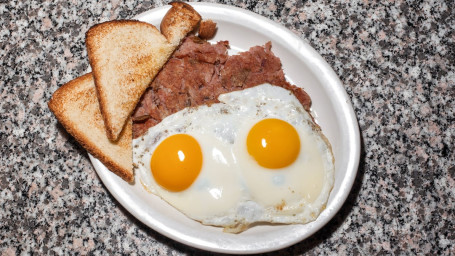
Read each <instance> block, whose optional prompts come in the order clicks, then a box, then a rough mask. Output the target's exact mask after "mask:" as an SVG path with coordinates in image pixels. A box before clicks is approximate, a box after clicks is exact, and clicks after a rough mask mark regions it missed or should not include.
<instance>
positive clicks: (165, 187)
mask: <svg viewBox="0 0 455 256" xmlns="http://www.w3.org/2000/svg"><path fill="white" fill-rule="evenodd" d="M217 102H218V103H212V104H210V105H207V104H204V105H200V106H197V107H186V108H184V109H182V110H180V111H178V112H175V113H173V114H171V115H168V116H167V117H165V118H164V119H162V120H161V122H160V123H158V124H156V125H154V126H152V127H151V128H149V129H148V130H147V131H146V132H145V133H144V134H143V135H142V136H140V137H138V138H136V139H134V140H133V161H134V165H135V166H136V175H137V176H138V178H139V181H140V182H141V183H142V184H143V185H144V187H145V188H146V189H147V190H148V191H150V192H151V193H154V194H156V195H158V196H160V197H161V198H162V199H163V200H165V201H166V202H168V203H169V204H171V205H172V206H174V207H175V208H177V209H178V210H180V211H181V212H182V213H184V214H185V215H187V216H188V217H190V218H192V219H194V220H197V221H199V222H201V223H203V224H205V225H213V226H219V227H224V230H225V231H226V232H233V233H237V232H241V231H243V230H245V229H247V228H248V227H249V226H250V225H251V224H254V223H281V224H293V223H307V222H309V221H312V220H314V219H316V218H317V216H318V215H319V213H320V212H321V211H322V210H323V209H324V207H325V204H326V202H327V200H328V197H329V193H330V191H331V189H332V187H333V183H334V163H333V161H334V159H333V155H332V152H331V146H330V144H329V143H328V141H327V139H326V138H325V137H324V135H323V134H322V133H321V130H320V128H319V126H317V125H316V124H315V123H314V122H313V120H312V117H311V115H310V114H309V113H308V112H307V111H306V110H305V109H304V107H303V106H302V104H301V103H300V101H299V100H298V99H297V98H296V97H295V95H294V94H293V93H292V92H291V91H290V90H287V89H284V88H282V87H279V86H274V85H270V84H262V85H258V86H254V87H250V88H247V89H244V90H237V91H233V92H228V93H225V94H221V95H219V96H218V99H217ZM264 144H265V145H268V146H265V147H264ZM267 151H270V152H267ZM276 152H280V153H278V154H277V153H276Z"/></svg>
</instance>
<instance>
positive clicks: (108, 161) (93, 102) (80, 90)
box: [49, 73, 133, 182]
mask: <svg viewBox="0 0 455 256" xmlns="http://www.w3.org/2000/svg"><path fill="white" fill-rule="evenodd" d="M49 108H50V109H51V110H52V112H54V114H55V116H56V117H57V119H58V120H59V121H60V123H61V124H62V125H63V127H65V129H66V130H67V131H68V132H69V133H70V134H71V135H73V137H74V138H75V139H76V140H77V141H78V142H79V143H80V144H81V145H82V146H83V147H84V148H85V149H87V150H88V151H89V152H90V153H91V154H92V155H94V156H95V157H96V158H98V159H99V160H100V161H101V162H102V163H103V164H104V165H105V166H106V167H107V168H109V170H111V171H112V172H114V173H115V174H117V175H118V176H120V177H122V178H123V179H124V180H126V181H129V182H131V181H133V169H132V164H133V159H132V157H131V152H132V148H131V147H132V146H131V136H132V130H131V125H132V124H131V119H129V120H128V122H127V124H126V126H125V129H123V131H122V133H121V134H120V136H119V139H118V140H117V141H116V142H112V141H110V140H108V139H107V137H106V132H105V130H104V122H103V118H102V117H101V112H100V109H99V104H98V98H97V97H96V89H95V83H94V81H93V76H92V74H91V73H89V74H86V75H83V76H81V77H79V78H76V79H74V80H72V81H70V82H68V83H66V84H64V85H63V86H61V87H60V88H59V89H58V90H57V91H56V92H55V93H54V95H53V96H52V99H51V100H50V101H49Z"/></svg>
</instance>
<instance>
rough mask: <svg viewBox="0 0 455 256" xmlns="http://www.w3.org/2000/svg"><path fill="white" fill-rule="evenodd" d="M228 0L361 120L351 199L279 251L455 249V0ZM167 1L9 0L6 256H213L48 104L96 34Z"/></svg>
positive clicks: (1, 213) (1, 107)
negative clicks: (124, 195) (322, 62)
mask: <svg viewBox="0 0 455 256" xmlns="http://www.w3.org/2000/svg"><path fill="white" fill-rule="evenodd" d="M221 2H223V3H226V4H230V5H235V6H239V7H243V8H247V9H249V10H251V11H253V12H256V13H259V14H261V15H263V16H265V17H267V18H270V19H272V20H275V21H277V22H279V23H281V24H283V25H284V26H286V27H287V28H289V29H291V30H292V31H293V32H295V33H296V34H297V35H299V36H300V37H301V38H302V39H303V40H304V41H306V42H308V43H309V44H310V45H311V46H313V47H314V48H315V49H316V50H317V51H318V52H319V53H320V54H321V55H322V56H323V57H324V58H325V59H326V60H327V62H328V63H329V64H330V65H331V66H332V67H333V69H334V70H335V72H336V73H337V74H338V75H339V77H340V79H341V80H342V82H343V85H344V87H345V89H346V91H347V93H348V95H349V96H350V98H351V101H352V104H353V106H354V110H355V113H356V116H357V118H358V120H359V127H360V131H361V136H362V156H361V161H360V166H359V170H358V175H357V177H356V180H355V184H354V187H353V189H352V192H351V194H350V196H349V197H348V199H347V201H346V203H345V204H344V206H343V207H342V209H341V210H340V212H339V213H338V214H337V215H336V217H335V218H334V219H333V220H332V221H330V222H329V223H328V224H327V225H326V226H325V227H324V228H322V229H321V230H320V231H319V232H317V233H316V234H315V235H313V236H312V237H310V238H309V239H307V240H305V241H303V242H301V243H298V244H296V245H294V246H291V247H289V248H286V249H283V250H281V251H278V252H275V253H277V254H280V255H298V254H309V255H356V254H361V255H371V254H411V255H413V254H443V255H454V254H455V245H454V244H455V154H454V143H455V120H454V108H455V103H454V99H455V73H454V72H455V69H454V68H455V30H454V28H455V17H454V16H455V11H454V10H455V6H454V3H453V1H437V0H434V1H403V0H397V1H394V0H389V1H371V0H363V1H359V0H352V1H347V0H346V1H303V2H302V1H292V0H288V1H281V0H279V1H277V0H275V1H271V2H269V3H265V1H261V2H255V1H236V0H228V1H221ZM165 3H166V2H161V1H158V2H151V1H130V0H125V1H118V0H113V1H109V2H108V1H103V2H101V3H99V2H98V1H60V0H58V1H0V25H1V31H0V46H1V47H0V53H1V54H0V61H1V66H0V93H1V101H0V117H1V125H0V148H1V154H0V158H1V162H0V188H1V191H0V254H1V255H18V254H29V253H34V254H38V255H43V254H65V255H66V254H88V253H93V254H104V255H111V254H137V255H146V254H156V255H185V254H187V255H193V254H206V252H203V251H200V250H197V249H193V248H190V247H187V246H185V245H182V244H180V243H177V242H174V241H172V240H170V239H168V238H166V237H163V236H162V235H160V234H158V233H157V232H155V231H153V230H151V229H149V228H147V227H146V226H145V225H143V224H142V223H140V222H139V221H138V220H136V219H135V218H134V217H133V216H132V215H131V214H129V213H128V212H127V211H126V210H125V209H124V208H123V207H122V206H121V205H120V204H119V203H118V202H117V201H116V200H115V199H114V198H113V197H112V196H111V195H110V193H109V192H108V191H107V190H106V187H105V186H104V185H103V184H102V182H101V181H100V179H99V178H98V176H97V174H96V172H95V170H94V168H93V167H92V165H91V163H90V161H89V158H88V156H87V154H86V152H85V151H84V149H83V148H82V147H81V146H79V145H78V144H77V142H76V141H75V140H74V139H73V138H72V137H71V136H69V135H68V134H67V133H66V132H65V130H64V129H63V128H62V126H61V125H60V124H58V122H57V120H56V119H55V118H54V116H53V115H52V113H51V112H50V111H49V109H48V108H47V101H48V100H49V99H50V97H51V95H52V93H53V92H54V91H55V90H56V89H57V88H58V87H59V86H61V85H62V84H63V83H64V82H67V81H70V80H71V79H73V78H75V77H77V76H79V75H81V74H83V72H84V70H86V69H87V67H88V62H87V54H86V51H85V46H84V34H85V31H87V29H88V28H89V27H90V26H92V25H94V24H96V23H99V22H101V21H106V20H112V19H121V18H122V19H123V18H131V17H133V16H135V15H136V14H139V13H141V12H143V11H146V10H149V9H151V8H153V7H155V6H162V5H163V4H165ZM207 254H208V253H207Z"/></svg>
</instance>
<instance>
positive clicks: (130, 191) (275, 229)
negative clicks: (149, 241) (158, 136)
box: [90, 3, 360, 254]
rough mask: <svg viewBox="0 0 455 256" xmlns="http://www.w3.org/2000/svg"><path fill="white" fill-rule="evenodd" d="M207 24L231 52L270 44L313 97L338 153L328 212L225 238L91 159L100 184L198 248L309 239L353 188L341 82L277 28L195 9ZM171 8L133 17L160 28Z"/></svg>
mask: <svg viewBox="0 0 455 256" xmlns="http://www.w3.org/2000/svg"><path fill="white" fill-rule="evenodd" d="M192 5H193V6H194V8H195V9H196V10H197V11H198V12H199V13H200V14H201V15H202V17H203V18H205V19H212V20H214V21H216V22H217V24H218V33H217V34H216V37H215V38H214V39H213V41H217V40H229V42H230V45H231V48H232V49H234V50H248V49H249V48H250V47H251V46H255V45H263V44H264V43H266V42H267V41H272V50H273V52H274V53H275V54H276V55H277V56H278V57H280V58H281V60H282V63H283V67H284V71H285V74H286V77H287V78H288V79H289V80H290V81H291V82H292V83H294V84H296V85H298V86H302V87H304V88H305V90H306V91H307V92H308V93H309V95H310V96H311V98H312V99H313V106H312V110H313V114H314V116H315V118H316V121H317V122H318V123H319V124H320V126H321V128H322V130H323V132H324V134H325V135H326V136H327V137H328V139H329V141H330V142H331V144H332V147H333V153H334V155H335V173H336V176H335V186H334V188H333V190H332V192H331V195H330V198H329V201H328V204H327V208H326V209H325V210H324V211H323V212H322V213H321V214H320V216H319V217H318V218H317V219H316V220H315V221H313V222H311V223H308V224H305V225H274V226H267V225H264V226H255V227H253V228H250V229H248V230H247V231H245V232H243V233H240V234H228V233H223V232H222V229H221V228H215V227H209V226H204V225H202V224H200V223H199V222H196V221H192V220H190V219H188V218H187V217H186V216H184V215H183V214H182V213H180V212H178V211H177V210H175V209H174V208H173V207H171V206H170V205H168V204H167V203H165V202H164V201H162V200H161V199H159V198H158V197H156V196H153V195H151V194H149V193H147V192H145V191H144V189H143V188H142V186H141V185H140V184H139V182H136V183H135V185H134V186H132V185H130V184H128V183H126V182H124V181H123V180H122V179H121V178H119V177H118V176H116V175H115V174H113V173H111V172H110V171H108V169H107V168H106V167H105V166H104V165H103V164H102V163H101V162H99V161H98V160H97V159H95V158H94V157H92V156H90V159H91V161H92V163H93V166H94V167H95V169H96V171H97V173H98V175H99V176H100V178H101V180H102V181H103V182H104V184H105V185H106V187H107V188H108V189H109V191H110V192H111V193H112V195H113V196H114V197H115V198H116V199H117V200H118V201H119V202H120V203H121V204H122V205H123V206H124V207H125V208H126V209H127V210H128V211H129V212H130V213H131V214H133V215H134V216H135V217H136V218H138V219H139V220H140V221H142V222H143V223H145V224H146V225H147V226H149V227H151V228H152V229H154V230H156V231H158V232H159V233H161V234H163V235H165V236H167V237H170V238H172V239H174V240H176V241H179V242H181V243H184V244H187V245H189V246H193V247H197V248H200V249H204V250H208V251H215V252H224V253H238V254H246V253H260V252H268V251H273V250H278V249H281V248H284V247H287V246H290V245H292V244H295V243H297V242H299V241H302V240H303V239H305V238H307V237H309V236H310V235H312V234H313V233H315V232H316V231H317V230H319V229H320V228H321V227H322V226H324V225H325V224H326V223H327V222H328V221H329V220H330V219H331V218H332V217H333V216H334V215H335V214H336V212H337V211H338V210H339V209H340V208H341V206H342V204H343V203H344V201H345V200H346V197H347V196H348V194H349V192H350V190H351V187H352V184H353V182H354V179H355V176H356V173H357V166H358V162H359V156H360V138H359V130H358V124H357V120H356V118H355V115H354V112H353V109H352V106H351V103H350V100H349V98H348V95H347V94H346V92H345V90H344V88H343V86H342V84H341V82H340V80H339V79H338V77H337V76H336V75H335V73H334V71H333V70H332V69H331V68H330V66H329V65H328V64H327V63H326V62H325V61H324V59H323V58H322V57H321V56H320V55H319V54H318V53H317V52H316V51H315V50H314V49H313V48H311V47H310V46H309V45H308V44H306V43H305V42H303V41H302V40H301V39H300V38H299V37H297V36H296V35H295V34H293V33H292V32H291V31H289V30H288V29H286V28H284V27H282V26H281V25H279V24H277V23H275V22H273V21H270V20H268V19H266V18H264V17H262V16H259V15H257V14H254V13H252V12H250V11H247V10H243V9H240V8H236V7H231V6H226V5H220V4H210V3H192ZM168 9H169V6H165V7H160V8H156V9H153V10H150V11H147V12H145V13H142V14H140V15H138V16H137V17H136V18H137V19H139V20H142V21H146V22H149V23H152V24H154V25H155V26H157V27H159V24H160V22H161V19H162V17H163V16H164V14H165V13H166V12H167V11H168Z"/></svg>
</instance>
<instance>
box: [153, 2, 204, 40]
mask: <svg viewBox="0 0 455 256" xmlns="http://www.w3.org/2000/svg"><path fill="white" fill-rule="evenodd" d="M170 5H172V8H171V9H170V10H169V11H168V12H167V13H166V15H165V16H164V18H163V20H162V21H161V25H160V30H161V33H163V35H164V36H165V37H166V38H167V40H168V41H169V42H170V43H171V44H173V45H175V46H178V45H179V44H180V41H181V40H182V39H183V38H184V37H185V36H186V35H187V34H188V33H190V32H191V31H193V30H194V29H195V28H196V27H197V25H198V24H199V22H200V21H201V15H200V14H199V13H198V12H196V10H194V8H193V7H192V6H191V5H189V4H187V3H184V2H172V3H170Z"/></svg>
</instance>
